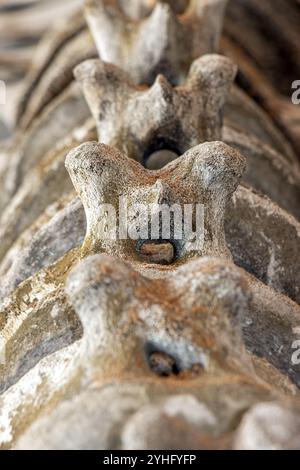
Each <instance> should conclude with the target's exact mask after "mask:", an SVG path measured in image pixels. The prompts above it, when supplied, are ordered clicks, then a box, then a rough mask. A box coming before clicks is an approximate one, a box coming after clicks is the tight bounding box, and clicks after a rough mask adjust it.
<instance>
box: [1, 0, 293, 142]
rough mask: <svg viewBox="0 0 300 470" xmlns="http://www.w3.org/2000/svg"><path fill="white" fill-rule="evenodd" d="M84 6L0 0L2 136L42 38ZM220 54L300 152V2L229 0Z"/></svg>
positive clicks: (73, 1)
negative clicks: (296, 93) (295, 96)
mask: <svg viewBox="0 0 300 470" xmlns="http://www.w3.org/2000/svg"><path fill="white" fill-rule="evenodd" d="M82 5H83V0H63V1H62V0H0V80H3V81H5V84H6V88H7V97H6V104H5V105H3V104H2V105H0V137H1V138H3V137H5V136H6V137H7V136H8V135H9V134H10V133H11V132H12V130H13V127H14V124H15V121H16V114H17V103H18V101H19V98H20V97H21V96H22V92H23V90H25V91H26V80H24V78H25V77H26V74H27V73H28V70H29V69H30V67H32V61H35V62H36V63H37V62H38V60H39V59H38V49H37V44H38V43H39V41H40V39H41V37H42V36H44V35H45V34H46V38H47V34H49V33H47V32H48V31H49V30H51V28H53V25H57V24H59V22H62V21H66V19H67V18H69V17H70V16H72V14H74V13H75V12H76V11H78V10H80V9H81V11H82ZM82 21H84V20H83V13H82ZM81 27H82V26H81ZM220 52H221V53H223V54H225V55H227V56H229V57H232V58H233V59H234V60H235V62H236V63H237V64H238V66H239V74H238V77H237V84H238V85H239V86H240V87H241V88H243V89H244V90H245V91H246V92H247V93H248V94H249V95H250V96H251V97H252V98H253V99H254V100H255V101H256V102H258V103H259V105H260V106H261V107H262V108H264V110H265V111H267V112H268V114H269V115H270V116H271V118H272V120H273V121H274V123H276V125H277V126H278V127H279V128H281V130H282V131H283V132H284V133H285V134H286V136H287V137H288V138H289V139H290V140H291V142H292V145H293V146H294V149H295V150H296V151H299V145H300V131H299V129H300V112H299V109H300V108H299V107H298V106H293V105H292V104H291V94H292V91H291V84H292V82H293V81H294V80H297V79H299V80H300V0H263V1H262V0H229V1H228V6H227V10H226V15H225V21H224V30H223V35H222V39H221V51H220ZM66 85H67V81H66V83H65V86H66Z"/></svg>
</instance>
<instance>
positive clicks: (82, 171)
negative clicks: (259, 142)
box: [66, 142, 245, 269]
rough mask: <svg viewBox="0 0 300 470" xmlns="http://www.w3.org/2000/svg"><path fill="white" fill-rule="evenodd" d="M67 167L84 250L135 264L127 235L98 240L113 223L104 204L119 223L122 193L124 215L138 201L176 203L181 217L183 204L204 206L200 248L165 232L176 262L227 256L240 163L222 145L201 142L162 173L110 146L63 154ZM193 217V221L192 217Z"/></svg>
mask: <svg viewBox="0 0 300 470" xmlns="http://www.w3.org/2000/svg"><path fill="white" fill-rule="evenodd" d="M66 167H67V170H68V171H69V174H70V176H71V179H72V182H73V184H74V186H75V189H76V191H77V193H78V195H79V196H80V198H81V200H82V203H83V206H84V209H85V214H86V219H87V233H86V238H85V242H84V244H83V251H85V250H88V251H90V252H91V251H99V250H100V251H106V252H107V253H110V254H118V256H120V257H122V258H124V259H131V260H132V261H138V260H139V257H138V253H136V241H135V240H132V239H130V238H129V237H126V239H124V240H122V239H119V237H117V239H116V240H113V239H109V237H108V238H107V239H105V238H104V237H103V234H104V230H105V227H106V226H110V224H111V222H113V221H112V220H109V219H108V213H107V212H105V211H103V205H104V204H112V205H113V206H114V208H115V210H116V214H117V218H118V220H119V219H120V217H121V214H120V212H119V211H120V206H119V204H120V199H119V196H120V194H121V195H122V196H123V197H124V198H126V203H127V205H128V209H129V211H128V212H129V213H130V208H131V206H134V205H135V204H138V203H140V202H142V203H143V204H151V203H152V204H154V203H157V204H158V205H159V206H161V205H163V204H165V205H167V206H168V207H171V206H172V205H173V204H177V205H179V206H180V208H181V214H182V215H181V219H183V218H184V204H199V205H200V204H201V205H202V206H203V207H204V227H203V234H204V240H203V246H200V245H199V246H196V245H195V247H194V248H193V249H190V248H189V246H190V244H191V240H189V239H188V237H187V234H186V232H184V233H183V234H182V237H181V238H179V237H177V238H176V237H175V234H172V233H171V234H170V239H169V242H171V243H173V244H174V245H175V247H176V252H177V256H176V261H177V263H178V262H182V261H184V260H185V259H188V258H190V257H192V256H199V255H200V256H206V255H211V256H216V255H217V256H220V257H229V256H230V255H229V252H228V249H227V246H226V242H225V234H224V227H223V226H224V214H225V209H226V204H227V203H228V201H229V199H230V196H231V195H232V193H233V192H234V191H235V189H236V187H237V185H238V182H239V180H240V178H241V175H242V173H243V171H244V168H245V160H244V158H243V157H242V156H241V155H240V154H239V153H238V152H236V151H234V150H233V149H231V148H230V147H228V146H227V145H226V144H224V143H221V142H211V143H206V144H201V145H199V146H197V147H194V148H192V149H191V150H189V151H188V152H186V153H185V154H184V155H183V156H182V157H181V158H178V159H177V160H175V161H174V162H171V163H169V164H168V165H167V166H165V167H164V168H162V169H161V170H157V171H150V170H147V169H145V168H143V167H142V166H141V165H140V164H139V163H138V162H135V161H134V160H132V159H128V158H127V157H126V156H125V155H122V154H121V153H120V152H119V151H117V150H115V149H113V148H111V147H108V146H106V145H104V144H97V143H96V142H90V143H85V144H82V145H81V146H79V147H77V148H75V149H73V150H72V151H71V152H70V153H69V154H68V156H67V158H66ZM116 173H118V179H117V180H116V178H115V175H116ZM132 212H133V211H132ZM134 217H136V215H135V213H134V212H133V215H132V218H133V220H128V221H127V223H128V227H130V225H132V224H134ZM193 217H194V218H195V217H196V216H195V214H193ZM129 218H130V215H129ZM180 222H181V221H179V223H180ZM144 223H146V224H148V223H149V228H147V233H149V236H150V231H151V228H152V226H151V221H148V220H146V222H144ZM195 223H196V222H195ZM112 230H114V227H112ZM140 231H141V232H142V227H140ZM138 238H142V236H141V235H139V237H138ZM144 238H148V237H147V236H146V237H144ZM194 253H195V254H194ZM172 269H174V264H173V266H172Z"/></svg>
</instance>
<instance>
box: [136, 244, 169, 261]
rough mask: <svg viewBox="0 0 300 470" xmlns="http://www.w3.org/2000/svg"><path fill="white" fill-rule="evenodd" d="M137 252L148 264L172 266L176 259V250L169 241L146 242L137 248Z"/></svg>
mask: <svg viewBox="0 0 300 470" xmlns="http://www.w3.org/2000/svg"><path fill="white" fill-rule="evenodd" d="M137 250H138V252H139V254H140V256H141V258H143V259H144V261H146V262H147V263H154V264H171V263H172V262H173V261H174V259H175V249H174V246H173V244H172V243H171V242H169V241H164V240H149V241H145V242H143V243H142V245H139V246H138V247H137Z"/></svg>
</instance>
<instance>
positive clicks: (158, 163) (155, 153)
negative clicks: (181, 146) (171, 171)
mask: <svg viewBox="0 0 300 470" xmlns="http://www.w3.org/2000/svg"><path fill="white" fill-rule="evenodd" d="M180 155H181V152H180V151H179V150H178V148H177V145H176V143H175V142H173V141H172V140H170V139H168V138H166V137H155V138H154V139H153V140H152V141H151V142H150V143H149V144H148V146H147V150H146V151H145V153H144V155H143V165H144V167H145V168H148V169H149V170H159V169H160V168H163V167H164V166H165V165H167V164H168V163H170V162H172V161H173V160H176V158H178V157H179V156H180Z"/></svg>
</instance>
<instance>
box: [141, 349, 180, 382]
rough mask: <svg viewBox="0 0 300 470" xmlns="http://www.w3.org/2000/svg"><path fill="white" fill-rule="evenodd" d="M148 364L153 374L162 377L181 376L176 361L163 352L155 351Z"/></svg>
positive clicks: (151, 354)
mask: <svg viewBox="0 0 300 470" xmlns="http://www.w3.org/2000/svg"><path fill="white" fill-rule="evenodd" d="M148 363H149V367H150V369H151V370H152V372H154V374H156V375H159V376H161V377H169V376H170V375H178V374H179V369H178V367H177V364H176V360H175V359H174V358H173V357H172V356H169V354H166V353H165V352H163V351H153V352H152V353H150V354H149V357H148Z"/></svg>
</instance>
